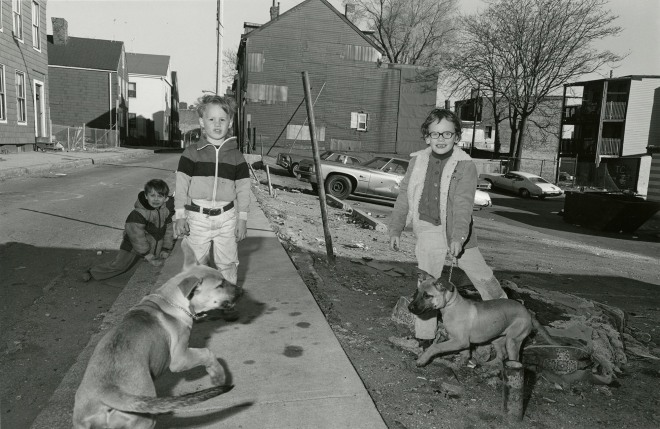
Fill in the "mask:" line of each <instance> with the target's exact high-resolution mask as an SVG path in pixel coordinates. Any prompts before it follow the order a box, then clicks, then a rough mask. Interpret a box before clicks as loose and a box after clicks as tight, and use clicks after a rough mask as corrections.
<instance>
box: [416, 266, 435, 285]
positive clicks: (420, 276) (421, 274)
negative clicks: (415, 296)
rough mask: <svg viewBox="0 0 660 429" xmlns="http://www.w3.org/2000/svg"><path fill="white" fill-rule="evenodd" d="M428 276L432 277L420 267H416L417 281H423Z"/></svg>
mask: <svg viewBox="0 0 660 429" xmlns="http://www.w3.org/2000/svg"><path fill="white" fill-rule="evenodd" d="M428 278H434V277H433V276H432V275H431V274H429V273H427V272H426V271H424V270H423V269H421V268H417V281H418V282H419V283H421V282H423V281H424V280H426V279H428Z"/></svg>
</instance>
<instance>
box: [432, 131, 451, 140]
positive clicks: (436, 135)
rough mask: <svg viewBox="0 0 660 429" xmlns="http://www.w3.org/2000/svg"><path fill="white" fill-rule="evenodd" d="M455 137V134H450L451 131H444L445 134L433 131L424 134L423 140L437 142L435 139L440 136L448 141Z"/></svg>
mask: <svg viewBox="0 0 660 429" xmlns="http://www.w3.org/2000/svg"><path fill="white" fill-rule="evenodd" d="M455 135H456V133H452V132H451V131H445V132H442V133H439V132H437V131H433V132H430V133H427V134H424V138H425V139H428V138H431V139H433V140H437V139H439V138H440V136H442V138H443V139H445V140H449V139H450V138H452V137H454V136H455Z"/></svg>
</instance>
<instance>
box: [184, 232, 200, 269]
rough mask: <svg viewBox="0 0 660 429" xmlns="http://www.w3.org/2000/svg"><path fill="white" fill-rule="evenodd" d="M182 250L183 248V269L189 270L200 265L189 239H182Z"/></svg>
mask: <svg viewBox="0 0 660 429" xmlns="http://www.w3.org/2000/svg"><path fill="white" fill-rule="evenodd" d="M181 250H183V270H184V271H185V270H188V269H190V268H192V267H194V266H196V265H200V264H199V261H198V260H197V258H196V257H195V252H193V250H192V248H191V247H190V244H188V240H187V239H185V238H184V239H183V240H182V241H181Z"/></svg>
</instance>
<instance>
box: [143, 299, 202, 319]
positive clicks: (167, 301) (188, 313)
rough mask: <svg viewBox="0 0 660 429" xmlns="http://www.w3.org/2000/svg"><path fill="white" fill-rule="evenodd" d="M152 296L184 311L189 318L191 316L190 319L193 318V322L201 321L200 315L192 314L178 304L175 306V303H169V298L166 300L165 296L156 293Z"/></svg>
mask: <svg viewBox="0 0 660 429" xmlns="http://www.w3.org/2000/svg"><path fill="white" fill-rule="evenodd" d="M150 296H154V297H156V298H160V299H161V300H163V301H165V303H166V304H167V305H169V306H170V307H173V308H178V309H179V310H181V311H183V312H184V313H186V314H187V315H188V316H190V318H192V320H199V319H200V316H198V315H196V314H192V313H191V312H190V311H188V310H186V309H185V308H183V307H181V306H180V305H177V304H174V303H172V302H170V301H169V300H168V299H167V298H165V297H164V296H161V295H158V294H155V293H154V294H151V295H150Z"/></svg>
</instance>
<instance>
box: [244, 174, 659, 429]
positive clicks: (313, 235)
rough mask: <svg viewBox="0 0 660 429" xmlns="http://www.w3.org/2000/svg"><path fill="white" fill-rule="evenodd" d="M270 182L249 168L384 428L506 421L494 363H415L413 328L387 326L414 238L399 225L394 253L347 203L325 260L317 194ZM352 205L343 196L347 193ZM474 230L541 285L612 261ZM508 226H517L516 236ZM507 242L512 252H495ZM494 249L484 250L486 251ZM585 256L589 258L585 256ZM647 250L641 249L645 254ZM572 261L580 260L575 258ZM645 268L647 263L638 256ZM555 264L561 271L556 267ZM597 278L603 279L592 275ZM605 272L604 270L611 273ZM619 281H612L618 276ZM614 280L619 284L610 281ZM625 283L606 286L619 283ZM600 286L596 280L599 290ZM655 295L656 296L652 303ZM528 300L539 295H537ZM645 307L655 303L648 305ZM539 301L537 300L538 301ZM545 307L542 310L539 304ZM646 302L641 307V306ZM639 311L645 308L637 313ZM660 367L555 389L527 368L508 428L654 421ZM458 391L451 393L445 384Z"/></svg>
mask: <svg viewBox="0 0 660 429" xmlns="http://www.w3.org/2000/svg"><path fill="white" fill-rule="evenodd" d="M271 172H272V173H274V174H271V182H272V184H273V187H274V190H275V193H276V197H272V196H270V195H269V192H268V186H267V180H266V175H265V172H264V171H261V170H258V171H256V175H257V177H258V179H259V182H260V184H259V185H258V186H256V187H255V194H256V195H257V199H258V201H259V203H260V205H261V207H262V209H263V210H264V212H265V213H266V216H267V217H268V218H269V220H270V222H271V225H272V227H273V229H274V230H275V231H276V233H277V235H278V237H279V238H280V240H281V242H282V245H283V246H284V247H285V249H286V250H287V252H288V253H289V255H290V256H291V258H292V260H293V261H294V263H295V264H296V266H297V267H298V269H299V272H300V274H301V277H302V278H303V280H304V281H305V283H306V284H307V286H308V287H309V289H310V290H311V292H312V293H313V295H314V297H315V298H316V301H317V302H318V304H319V306H320V307H321V309H322V310H323V312H324V314H325V316H326V318H327V320H328V322H329V323H330V326H331V328H332V329H333V331H334V333H335V335H336V336H337V338H338V339H339V341H340V343H341V345H342V347H343V348H344V350H345V352H346V353H347V355H348V357H349V358H350V360H351V362H352V363H353V365H354V367H355V368H356V370H357V372H358V373H359V375H360V377H361V378H362V380H363V382H364V384H365V386H366V387H367V389H368V391H369V393H370V395H371V397H372V398H373V400H374V402H375V404H376V406H377V408H378V410H379V412H380V413H381V415H382V416H383V418H384V420H385V422H386V423H387V425H388V427H390V428H397V429H399V428H408V429H413V428H420V429H421V428H424V429H428V428H458V427H461V428H492V427H506V426H507V425H508V423H507V422H506V420H504V419H503V417H502V386H501V381H500V377H499V370H498V369H497V368H491V367H489V366H487V365H486V366H483V365H478V366H477V367H476V368H472V367H469V366H465V365H463V364H462V362H459V360H458V359H455V358H454V357H453V356H448V357H446V358H445V359H438V358H436V360H435V361H434V362H433V363H432V364H431V365H429V366H427V367H425V368H417V367H416V366H415V358H416V355H415V353H414V351H413V350H408V349H406V348H404V347H400V346H397V345H395V344H393V342H392V341H390V339H391V338H392V337H397V338H399V339H401V340H402V341H405V339H406V337H409V336H411V335H412V333H411V331H410V330H409V329H408V328H407V327H406V326H405V325H402V324H398V323H395V322H394V321H393V320H392V318H391V315H392V310H393V308H394V306H395V305H396V303H397V300H398V299H399V298H400V297H402V296H411V295H412V293H413V291H414V287H415V283H416V263H415V258H414V238H413V236H412V233H411V232H410V231H407V230H406V231H404V233H403V235H402V246H401V250H400V251H399V252H392V251H391V250H389V238H388V236H387V234H385V233H381V232H376V231H375V230H374V229H371V228H365V227H364V225H363V224H362V223H361V222H359V221H356V220H355V219H354V218H353V217H352V216H351V215H350V214H349V213H347V212H346V211H344V210H341V209H336V208H332V207H328V221H329V226H330V228H329V229H330V231H331V236H332V244H333V248H334V253H335V255H336V260H335V262H334V264H332V263H329V262H328V258H327V256H326V248H325V241H324V232H323V225H322V221H321V216H320V207H319V202H318V199H317V198H316V196H315V195H313V194H312V192H311V187H310V186H309V185H308V184H304V183H301V182H299V181H297V180H295V179H293V178H290V177H287V175H286V173H285V172H284V171H281V172H279V171H277V169H272V168H271ZM349 203H350V201H349ZM486 226H487V227H486V228H484V229H483V230H481V229H480V230H479V239H480V242H482V245H481V246H482V249H483V252H484V254H485V255H486V259H487V260H488V261H489V263H490V264H491V265H492V266H493V268H494V270H495V272H496V275H497V276H498V278H500V279H501V280H510V281H513V282H515V283H516V284H518V285H520V286H523V287H524V286H525V285H534V286H536V287H537V288H538V287H540V288H543V287H544V286H546V287H547V286H548V285H552V284H556V283H560V282H559V281H558V280H557V279H562V281H561V283H562V284H563V285H566V284H567V283H571V282H573V281H578V282H579V281H580V279H582V278H584V276H589V275H590V274H593V275H594V276H596V275H597V276H601V277H602V276H603V272H604V270H605V269H604V267H605V266H607V265H608V264H611V263H612V261H611V260H610V261H608V260H607V258H606V257H604V256H602V255H598V254H595V253H593V252H584V251H581V250H580V249H579V248H573V247H570V246H564V247H561V251H560V253H561V254H559V255H558V254H557V252H558V248H556V247H552V246H541V247H539V246H538V241H536V240H535V239H534V238H533V237H530V236H529V235H521V236H520V237H518V238H516V240H515V242H512V240H511V235H512V231H507V228H508V227H507V226H506V225H503V224H500V225H491V224H488V225H486ZM514 235H516V234H514ZM502 248H506V249H509V248H513V249H515V251H512V252H510V253H509V255H499V253H501V252H499V253H498V249H502ZM530 252H531V253H534V254H536V255H537V256H538V254H539V252H540V253H542V254H543V255H545V254H546V253H547V256H548V257H547V258H541V259H543V260H547V261H550V262H547V264H553V265H555V266H556V265H561V264H563V265H564V268H566V269H570V268H571V266H572V267H574V269H575V271H576V275H574V276H568V275H563V276H562V275H560V274H558V273H555V274H554V277H552V279H549V278H548V275H549V274H550V273H549V271H552V269H550V270H548V269H547V267H544V266H543V265H541V267H540V266H539V262H538V260H539V258H538V257H537V258H530V257H529V256H526V255H529V253H530ZM493 254H495V255H498V256H496V257H494V258H493V257H492V256H491V255H493ZM585 258H588V259H585ZM647 259H648V258H647ZM578 260H579V264H578V263H577V261H578ZM636 263H638V264H646V265H644V268H640V269H648V270H651V267H650V266H649V265H648V264H649V263H650V261H647V260H644V258H642V260H641V261H637V262H636ZM555 271H557V270H556V269H555ZM453 276H454V277H453V281H454V283H456V284H457V285H458V286H459V288H461V289H462V290H464V291H466V292H468V293H469V291H470V289H471V285H470V282H469V280H468V279H467V277H466V276H465V275H464V274H463V273H462V272H461V271H460V270H459V269H454V271H453ZM599 278H600V277H599ZM608 278H609V277H608ZM624 280H625V279H621V280H618V281H624ZM609 281H610V282H616V281H617V280H616V279H614V278H613V276H612V278H610V279H609ZM617 286H621V285H612V287H614V288H616V287H617ZM607 288H608V285H607V284H603V290H607ZM656 304H657V303H656ZM535 305H536V304H535ZM646 305H647V306H649V305H651V306H652V305H653V304H650V303H648V302H647V303H646ZM537 307H539V306H537ZM536 310H537V311H538V312H540V313H541V314H542V316H543V317H545V315H544V314H543V308H542V307H539V308H536ZM647 310H648V311H647ZM652 310H653V309H652V308H646V309H645V310H644V314H647V315H648V314H651V316H652V317H651V318H647V319H645V320H644V321H643V322H641V321H640V320H633V321H632V323H631V324H632V325H634V326H633V329H637V330H644V331H645V332H652V333H653V335H652V336H650V337H651V341H649V342H647V343H646V346H649V347H650V348H651V349H653V347H655V343H654V341H656V342H657V341H658V340H659V339H658V336H657V333H658V330H657V328H658V326H659V325H660V323H658V312H657V311H656V312H655V313H649V311H652ZM639 311H641V310H639ZM659 377H660V366H659V365H658V362H657V361H654V360H651V359H638V358H635V357H634V356H632V357H630V358H629V359H628V364H627V365H626V366H625V368H623V373H621V374H619V375H618V377H617V380H616V381H615V382H614V383H612V384H611V385H609V386H595V385H592V384H590V383H574V384H573V385H571V386H570V387H561V386H560V385H559V384H557V383H555V382H554V381H551V380H548V379H547V378H546V377H544V376H541V375H537V374H535V373H534V372H531V371H526V388H525V392H526V393H525V396H526V404H525V417H524V420H523V422H522V423H517V424H513V425H512V426H516V427H520V426H522V427H535V428H587V427H594V428H596V427H598V428H601V427H624V426H626V427H639V428H646V427H649V428H650V427H658V425H660V412H658V411H657V410H658V409H659V406H660V397H659V396H658V394H657V388H656V386H657V380H658V378H659ZM454 387H456V388H457V390H456V391H453V390H452V388H454Z"/></svg>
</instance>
